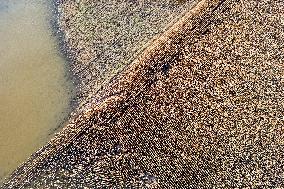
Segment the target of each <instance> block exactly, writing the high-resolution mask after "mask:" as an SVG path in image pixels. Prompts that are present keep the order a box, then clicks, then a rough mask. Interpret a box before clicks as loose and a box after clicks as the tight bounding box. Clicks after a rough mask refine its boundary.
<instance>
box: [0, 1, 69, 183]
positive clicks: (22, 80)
mask: <svg viewBox="0 0 284 189" xmlns="http://www.w3.org/2000/svg"><path fill="white" fill-rule="evenodd" d="M46 2H47V1H46ZM50 19H51V11H50V7H49V6H48V5H47V4H46V3H45V2H44V1H43V0H0V26H1V27H0V182H1V179H3V178H4V177H6V176H7V175H9V174H10V173H11V172H12V171H13V170H14V169H15V168H16V167H17V166H18V165H20V164H21V163H22V162H23V161H25V160H26V159H27V158H28V157H29V156H30V155H31V153H33V152H34V151H36V150H37V149H38V148H39V147H40V146H42V145H44V143H45V142H46V141H47V140H48V139H49V137H50V133H52V132H53V131H54V129H55V128H57V127H58V126H59V125H60V123H62V122H63V121H64V119H65V118H66V117H67V115H68V113H69V111H70V108H69V104H70V100H71V96H72V93H71V89H72V85H71V84H70V82H69V81H68V80H67V76H66V75H67V71H66V69H65V67H66V63H65V62H64V59H63V58H62V57H61V56H60V54H59V53H58V49H57V43H56V40H55V37H53V36H52V32H51V28H50Z"/></svg>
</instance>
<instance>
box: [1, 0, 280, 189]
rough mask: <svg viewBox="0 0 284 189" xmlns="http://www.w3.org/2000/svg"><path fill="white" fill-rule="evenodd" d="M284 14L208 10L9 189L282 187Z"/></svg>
mask: <svg viewBox="0 0 284 189" xmlns="http://www.w3.org/2000/svg"><path fill="white" fill-rule="evenodd" d="M283 16H284V4H283V2H281V1H273V2H271V1H266V0H263V1H256V0H255V1H253V0H251V1H245V0H244V1H230V0H225V1H224V0H222V1H221V0H220V1H218V0H216V1H207V0H203V1H201V2H200V3H199V4H198V5H196V6H195V8H193V9H192V10H191V11H190V12H188V13H187V14H186V15H185V16H184V17H183V18H181V19H180V20H179V21H178V22H177V23H176V24H174V25H173V26H172V27H171V28H170V29H169V30H168V31H166V32H165V33H164V34H163V35H162V36H160V38H159V39H157V40H156V41H154V42H153V44H152V45H151V46H149V47H148V48H147V49H146V50H145V51H144V52H143V53H142V54H141V55H140V56H139V57H138V58H137V59H135V60H134V61H133V63H132V64H130V65H129V66H127V68H126V69H125V70H124V71H123V72H121V73H120V74H119V75H117V76H116V77H115V79H113V80H112V81H111V82H110V83H108V85H106V86H105V87H104V88H103V89H102V90H100V91H99V92H98V93H96V95H94V96H92V97H91V98H89V99H88V101H87V102H86V103H83V104H82V105H83V106H82V108H81V112H82V113H81V114H80V115H78V116H77V117H76V118H75V119H74V120H73V123H71V124H70V125H68V126H67V127H66V128H65V129H63V131H62V132H61V133H59V134H58V136H57V137H55V138H54V139H53V140H52V141H51V142H50V143H49V144H48V145H47V146H45V147H44V148H43V149H42V150H41V151H39V152H38V153H37V154H35V156H34V157H33V158H31V159H30V161H29V162H28V163H27V164H26V165H24V166H23V167H22V168H20V169H19V170H18V172H15V173H14V175H13V176H12V177H11V180H10V181H9V182H7V184H6V186H7V188H9V187H10V188H13V187H19V186H32V187H35V188H36V187H40V186H47V187H67V188H76V187H77V188H78V187H79V188H80V187H90V188H103V187H108V188H214V187H216V188H233V187H234V188H236V187H238V188H244V187H250V188H253V187H268V188H269V187H274V188H275V187H280V186H282V185H283V169H282V167H283V166H284V162H283V156H284V149H283V133H282V126H283V124H284V120H283V117H284V116H283V112H284V111H283V107H284V104H283V103H284V97H283V91H284V81H283V58H284V51H283V47H282V41H283V38H284V35H283V33H284V31H283V25H284V22H283V20H281V18H282V17H283Z"/></svg>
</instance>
